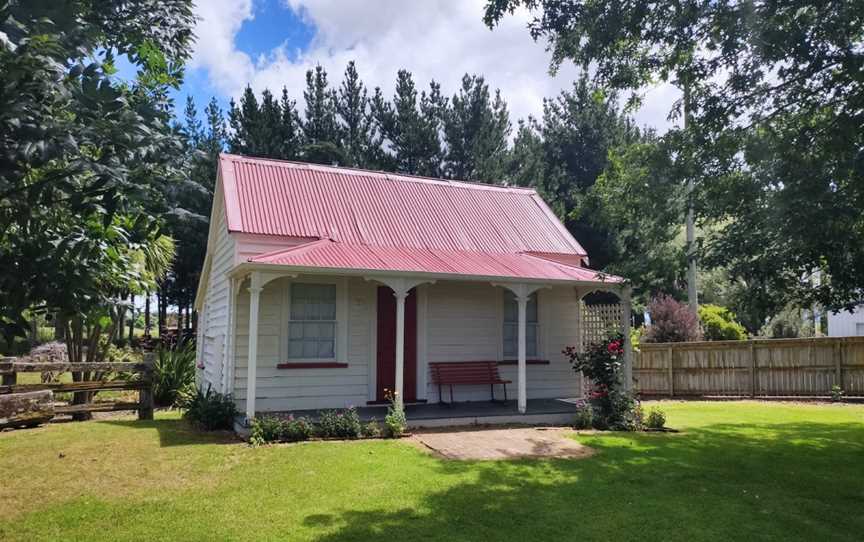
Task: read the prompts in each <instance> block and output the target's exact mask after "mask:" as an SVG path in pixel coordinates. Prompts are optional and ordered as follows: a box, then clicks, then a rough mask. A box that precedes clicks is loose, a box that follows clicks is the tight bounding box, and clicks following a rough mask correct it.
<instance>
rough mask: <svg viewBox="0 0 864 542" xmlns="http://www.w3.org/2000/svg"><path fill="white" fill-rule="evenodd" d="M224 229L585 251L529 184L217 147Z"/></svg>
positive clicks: (360, 241)
mask: <svg viewBox="0 0 864 542" xmlns="http://www.w3.org/2000/svg"><path fill="white" fill-rule="evenodd" d="M220 168H221V174H222V181H223V186H224V194H225V201H226V211H227V215H228V217H227V218H228V228H229V230H231V231H235V232H244V233H252V234H266V235H283V236H296V237H317V238H322V239H324V238H326V239H333V240H334V241H338V242H341V243H345V244H349V245H354V246H373V247H400V248H423V249H438V250H445V251H475V252H483V253H509V254H515V253H520V252H543V253H556V254H570V255H573V254H576V255H585V251H584V250H583V249H582V247H581V246H580V245H579V243H578V242H577V241H576V240H575V239H573V237H572V236H571V235H570V233H569V232H567V230H566V229H565V228H564V227H563V225H562V224H561V223H560V222H559V221H558V220H557V219H556V218H555V216H554V214H553V213H552V212H551V211H550V210H549V208H548V207H547V206H546V204H545V203H544V202H543V200H542V199H541V198H540V196H538V195H537V193H536V192H535V191H534V190H529V189H524V188H510V187H503V186H495V185H485V184H478V183H465V182H458V181H446V180H440V179H427V178H421V177H410V176H404V175H394V174H387V173H379V172H371V171H361V170H351V169H344V168H336V167H327V166H315V165H310V164H300V163H294V162H285V161H279V160H266V159H258V158H249V157H243V156H236V155H229V154H223V155H222V156H221V159H220Z"/></svg>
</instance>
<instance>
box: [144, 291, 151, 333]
mask: <svg viewBox="0 0 864 542" xmlns="http://www.w3.org/2000/svg"><path fill="white" fill-rule="evenodd" d="M146 296H147V297H146V298H145V299H144V337H146V338H148V339H149V338H150V292H147V293H146Z"/></svg>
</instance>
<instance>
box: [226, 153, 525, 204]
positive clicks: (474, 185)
mask: <svg viewBox="0 0 864 542" xmlns="http://www.w3.org/2000/svg"><path fill="white" fill-rule="evenodd" d="M219 158H220V159H223V158H224V159H227V160H242V161H244V162H251V163H256V162H267V163H270V164H273V165H274V166H277V167H285V168H298V169H307V170H312V171H322V172H335V173H337V174H343V175H365V176H374V177H378V178H382V179H386V180H389V181H396V182H415V183H424V184H438V185H444V186H452V187H454V188H465V189H468V190H495V191H503V192H513V193H517V194H518V193H526V194H537V190H536V189H534V188H531V187H526V186H510V185H500V184H492V183H488V182H483V181H466V180H462V179H442V178H439V177H428V176H425V175H412V174H409V173H394V172H390V171H383V170H375V169H363V168H355V167H347V166H328V165H324V164H313V163H310V162H300V161H297V160H283V159H281V158H266V157H260V156H248V155H245V154H233V153H227V152H223V153H220V154H219Z"/></svg>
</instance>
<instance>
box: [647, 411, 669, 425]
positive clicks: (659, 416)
mask: <svg viewBox="0 0 864 542" xmlns="http://www.w3.org/2000/svg"><path fill="white" fill-rule="evenodd" d="M645 426H646V427H648V428H649V429H663V428H664V427H666V413H665V412H663V411H662V410H660V409H659V408H657V407H652V408H651V409H650V410H648V416H647V417H646V418H645Z"/></svg>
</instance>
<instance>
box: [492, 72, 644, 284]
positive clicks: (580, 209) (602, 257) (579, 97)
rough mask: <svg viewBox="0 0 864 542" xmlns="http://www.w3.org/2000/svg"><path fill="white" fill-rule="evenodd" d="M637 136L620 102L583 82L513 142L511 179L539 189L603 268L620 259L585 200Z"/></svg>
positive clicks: (545, 107) (554, 102)
mask: <svg viewBox="0 0 864 542" xmlns="http://www.w3.org/2000/svg"><path fill="white" fill-rule="evenodd" d="M638 137H639V133H638V130H636V129H635V128H634V127H633V126H632V123H631V122H630V120H629V118H628V117H627V116H626V115H624V114H622V113H621V112H620V111H619V109H618V106H617V103H616V100H615V97H614V96H605V95H603V94H602V93H600V92H599V91H598V90H597V89H596V88H593V87H592V86H591V84H590V83H589V82H588V81H587V80H586V79H584V78H583V79H580V80H579V81H577V82H576V83H575V84H574V85H573V88H572V90H565V91H562V92H561V93H560V94H559V95H558V96H557V97H556V98H554V99H550V100H546V101H544V104H543V117H542V119H541V120H540V121H537V120H533V119H529V121H528V122H525V123H522V124H520V127H519V129H518V131H517V136H516V140H515V141H514V148H513V152H512V153H511V157H510V163H509V164H508V166H507V169H508V175H509V179H510V180H511V181H512V182H514V183H516V184H521V185H529V186H535V187H536V188H537V189H538V190H539V191H540V192H541V194H542V195H543V196H544V197H545V198H546V201H548V202H549V203H550V205H551V206H552V208H553V210H554V211H555V212H556V214H558V216H559V217H561V218H562V220H564V223H565V225H566V226H567V228H568V229H569V230H570V231H571V232H572V233H573V234H574V236H575V237H576V238H577V239H579V242H580V243H582V244H583V246H584V247H585V249H586V250H587V251H588V254H590V255H591V260H592V265H594V266H596V267H598V268H601V269H602V268H604V267H605V266H606V265H607V264H609V263H610V262H611V261H612V260H613V259H614V257H615V251H614V249H613V247H612V246H611V245H612V238H611V236H612V235H613V232H611V231H610V230H609V229H608V228H607V227H606V224H605V223H603V222H601V221H597V220H595V218H596V217H595V216H594V215H593V212H592V211H593V210H592V209H590V208H588V207H585V200H586V197H587V195H588V192H589V191H590V189H591V188H592V187H593V186H594V183H595V182H596V181H597V178H598V177H599V176H600V175H601V174H602V173H603V171H604V170H605V169H606V167H607V165H608V164H609V160H608V154H609V151H610V150H611V149H613V148H615V147H618V146H621V145H625V144H626V143H628V142H630V141H635V140H637V139H638Z"/></svg>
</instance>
